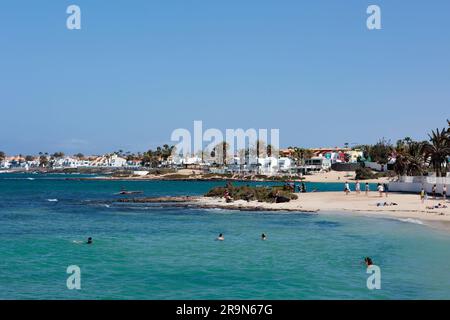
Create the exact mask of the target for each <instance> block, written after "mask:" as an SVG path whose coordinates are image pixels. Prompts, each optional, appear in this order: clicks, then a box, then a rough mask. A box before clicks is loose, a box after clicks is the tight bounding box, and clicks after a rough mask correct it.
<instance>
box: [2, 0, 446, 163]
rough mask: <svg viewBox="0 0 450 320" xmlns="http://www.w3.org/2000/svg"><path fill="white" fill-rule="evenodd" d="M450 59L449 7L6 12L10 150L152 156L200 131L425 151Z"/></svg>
mask: <svg viewBox="0 0 450 320" xmlns="http://www.w3.org/2000/svg"><path fill="white" fill-rule="evenodd" d="M70 4H77V5H79V6H80V7H81V11H82V29H81V30H76V31H70V30H67V29H66V18H67V16H68V15H67V14H66V8H67V6H68V5H70ZM369 4H377V5H379V6H380V7H381V10H382V30H375V31H369V30H368V29H367V28H366V18H367V14H366V8H367V6H368V5H369ZM449 57H450V2H449V1H448V0H436V1H432V2H428V1H406V0H405V1H400V0H398V1H379V0H374V1H363V0H360V1H356V0H353V1H352V0H350V1H349V0H346V1H325V0H320V1H299V0H295V1H294V0H292V1H286V0H283V1H275V0H271V1H268V0H257V1H256V0H227V1H222V0H216V1H211V0H191V1H187V0H158V1H155V0H146V1H106V0H105V1H102V0H95V1H92V0H89V1H88V0H72V1H62V0H60V1H49V0H40V1H31V0H30V1H21V0H15V1H8V2H6V1H5V2H2V4H1V7H0V119H1V122H0V150H3V151H5V152H7V153H23V154H28V153H37V152H39V151H43V152H55V151H64V152H66V153H75V152H83V153H86V154H88V153H104V152H108V151H112V150H118V149H123V150H125V151H133V152H134V151H145V150H147V149H149V148H153V147H155V146H156V145H159V144H163V143H170V135H171V133H172V131H173V130H174V129H176V128H187V129H192V127H193V121H194V120H202V121H203V126H204V127H205V128H219V129H221V130H225V129H226V128H244V129H248V128H268V129H270V128H279V129H280V143H281V145H282V146H289V145H298V146H305V147H316V146H342V145H343V144H344V143H345V142H349V143H374V142H376V141H377V140H378V139H379V138H381V137H387V138H389V139H391V140H392V141H395V140H396V139H398V138H402V137H405V136H410V137H413V138H416V139H424V138H426V133H427V132H429V130H430V129H432V128H436V127H444V126H445V125H446V122H445V120H446V118H450V112H449V110H450V108H449V103H450V59H449Z"/></svg>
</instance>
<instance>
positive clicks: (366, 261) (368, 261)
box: [364, 257, 373, 267]
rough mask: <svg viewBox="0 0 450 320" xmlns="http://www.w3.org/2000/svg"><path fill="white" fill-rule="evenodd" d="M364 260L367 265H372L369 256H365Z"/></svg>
mask: <svg viewBox="0 0 450 320" xmlns="http://www.w3.org/2000/svg"><path fill="white" fill-rule="evenodd" d="M364 262H365V263H366V266H368V267H369V266H371V265H373V262H372V259H371V258H369V257H365V258H364Z"/></svg>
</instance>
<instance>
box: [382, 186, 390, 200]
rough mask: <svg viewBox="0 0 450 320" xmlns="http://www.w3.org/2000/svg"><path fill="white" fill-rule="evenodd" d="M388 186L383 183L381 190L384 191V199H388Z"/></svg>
mask: <svg viewBox="0 0 450 320" xmlns="http://www.w3.org/2000/svg"><path fill="white" fill-rule="evenodd" d="M388 187H389V186H388V184H387V183H383V189H384V195H385V196H386V198H387V197H388V191H389V189H388Z"/></svg>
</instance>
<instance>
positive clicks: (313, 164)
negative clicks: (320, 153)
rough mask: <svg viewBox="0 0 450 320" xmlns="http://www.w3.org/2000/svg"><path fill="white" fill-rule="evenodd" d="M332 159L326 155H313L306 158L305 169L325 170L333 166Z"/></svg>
mask: <svg viewBox="0 0 450 320" xmlns="http://www.w3.org/2000/svg"><path fill="white" fill-rule="evenodd" d="M331 161H332V160H331V159H327V158H325V157H312V158H311V159H307V160H305V165H304V166H303V169H305V171H325V170H330V168H331Z"/></svg>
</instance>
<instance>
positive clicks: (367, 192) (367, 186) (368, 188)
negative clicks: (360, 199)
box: [365, 182, 370, 196]
mask: <svg viewBox="0 0 450 320" xmlns="http://www.w3.org/2000/svg"><path fill="white" fill-rule="evenodd" d="M365 191H366V196H369V191H370V187H369V183H368V182H366V189H365Z"/></svg>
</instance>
